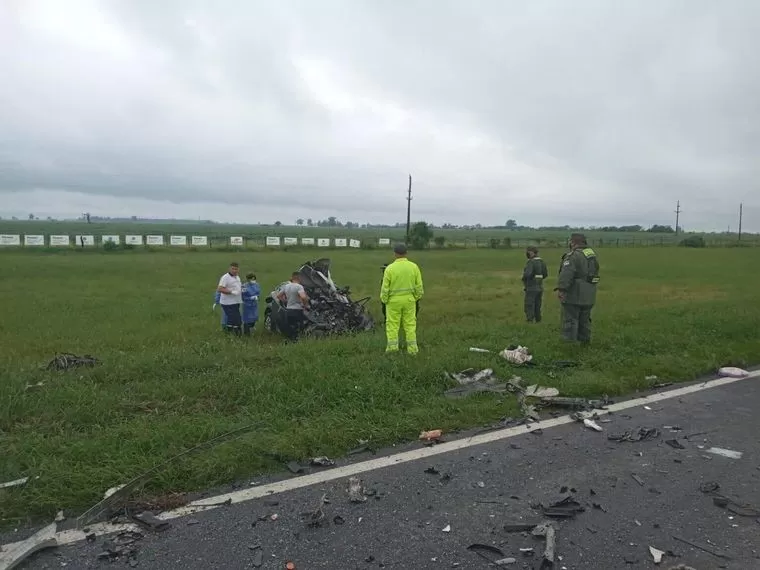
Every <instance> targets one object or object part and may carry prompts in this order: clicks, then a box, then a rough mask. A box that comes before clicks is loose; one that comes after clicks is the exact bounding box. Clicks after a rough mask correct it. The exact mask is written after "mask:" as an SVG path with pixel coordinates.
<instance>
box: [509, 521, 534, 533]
mask: <svg viewBox="0 0 760 570" xmlns="http://www.w3.org/2000/svg"><path fill="white" fill-rule="evenodd" d="M537 525H538V523H507V524H505V525H504V530H505V531H507V532H527V531H529V530H533V529H534V528H536V526H537Z"/></svg>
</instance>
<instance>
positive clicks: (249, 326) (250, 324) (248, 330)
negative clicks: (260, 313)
mask: <svg viewBox="0 0 760 570" xmlns="http://www.w3.org/2000/svg"><path fill="white" fill-rule="evenodd" d="M255 326H256V321H250V322H248V323H243V334H244V335H250V334H251V331H252V330H253V327H255Z"/></svg>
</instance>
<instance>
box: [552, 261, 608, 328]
mask: <svg viewBox="0 0 760 570" xmlns="http://www.w3.org/2000/svg"><path fill="white" fill-rule="evenodd" d="M597 283H599V260H598V258H597V256H596V252H595V251H594V250H593V249H591V248H590V247H580V248H576V249H574V250H573V251H571V252H570V253H569V254H566V255H565V256H564V261H563V262H562V266H561V268H560V272H559V282H558V283H557V289H558V290H559V291H561V292H563V293H564V294H565V298H564V299H563V300H562V338H563V339H564V340H567V341H580V342H582V343H589V342H591V309H592V308H593V307H594V305H595V304H596V287H597Z"/></svg>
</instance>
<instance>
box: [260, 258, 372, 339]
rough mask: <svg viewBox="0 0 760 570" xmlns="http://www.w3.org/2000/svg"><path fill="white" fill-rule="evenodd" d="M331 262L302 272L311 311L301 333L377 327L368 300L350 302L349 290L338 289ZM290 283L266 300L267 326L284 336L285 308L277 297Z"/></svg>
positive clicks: (310, 264) (321, 262)
mask: <svg viewBox="0 0 760 570" xmlns="http://www.w3.org/2000/svg"><path fill="white" fill-rule="evenodd" d="M330 266H331V260H330V259H327V258H322V259H318V260H316V261H307V262H306V263H304V264H303V265H302V266H301V267H300V268H299V269H298V273H299V275H300V277H301V285H303V287H304V289H305V290H306V294H307V295H308V296H309V310H308V311H304V320H303V323H302V325H301V330H300V334H301V335H303V336H306V337H309V336H311V337H320V336H327V335H340V334H347V333H354V332H361V331H371V330H374V328H375V320H374V318H373V317H372V315H371V314H370V313H369V311H368V310H367V307H366V305H367V302H368V301H369V299H370V298H369V297H364V298H362V299H359V300H357V301H354V300H352V299H351V295H350V288H349V287H348V286H346V287H338V286H336V285H335V282H334V281H333V279H332V275H331V273H330ZM287 284H288V281H283V282H282V283H280V284H279V285H278V286H277V287H276V288H275V289H274V291H272V292H271V293H270V294H269V295H268V296H267V298H266V308H265V309H264V326H265V327H266V328H268V329H269V330H270V331H272V332H275V333H276V332H279V333H284V332H285V330H286V328H285V321H284V320H285V306H284V304H283V303H282V302H281V301H280V300H279V299H278V298H277V297H278V295H279V294H280V292H281V291H282V289H283V287H284V286H285V285H287Z"/></svg>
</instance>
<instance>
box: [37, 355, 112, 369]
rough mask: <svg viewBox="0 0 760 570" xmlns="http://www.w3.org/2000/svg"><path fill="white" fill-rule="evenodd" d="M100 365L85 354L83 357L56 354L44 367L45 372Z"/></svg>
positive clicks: (95, 359) (96, 360) (92, 357)
mask: <svg viewBox="0 0 760 570" xmlns="http://www.w3.org/2000/svg"><path fill="white" fill-rule="evenodd" d="M96 364H100V360H98V359H97V358H95V357H94V356H91V355H89V354H85V355H84V356H77V355H76V354H71V353H69V352H64V353H61V354H57V355H56V356H55V358H53V360H51V361H50V362H49V363H48V365H47V366H46V367H45V368H46V370H70V369H72V368H79V367H81V366H89V367H92V366H95V365H96Z"/></svg>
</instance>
